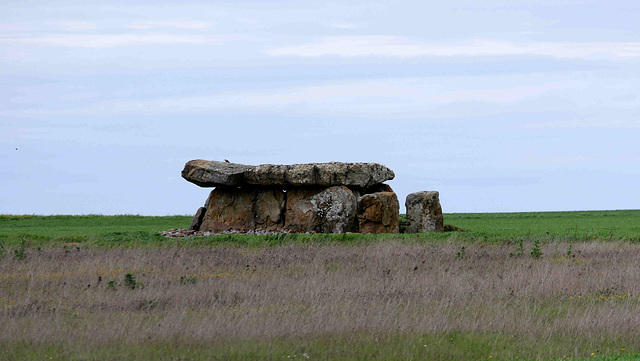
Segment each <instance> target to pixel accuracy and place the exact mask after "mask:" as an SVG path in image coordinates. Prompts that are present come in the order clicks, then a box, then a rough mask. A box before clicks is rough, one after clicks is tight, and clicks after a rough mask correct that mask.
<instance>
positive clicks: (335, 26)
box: [331, 23, 358, 29]
mask: <svg viewBox="0 0 640 361" xmlns="http://www.w3.org/2000/svg"><path fill="white" fill-rule="evenodd" d="M331 27H333V28H336V29H356V28H357V27H358V26H357V25H355V24H346V23H342V24H331Z"/></svg>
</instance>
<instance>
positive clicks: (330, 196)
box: [284, 186, 358, 233]
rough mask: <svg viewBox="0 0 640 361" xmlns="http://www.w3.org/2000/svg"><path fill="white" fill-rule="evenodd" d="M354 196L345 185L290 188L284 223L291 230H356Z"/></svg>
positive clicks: (355, 198)
mask: <svg viewBox="0 0 640 361" xmlns="http://www.w3.org/2000/svg"><path fill="white" fill-rule="evenodd" d="M357 196H358V195H357V193H356V192H354V191H352V190H351V189H349V188H347V187H345V186H335V187H329V188H315V189H307V188H297V189H290V190H288V191H287V202H286V208H287V209H286V212H285V225H284V227H285V229H287V230H290V231H292V232H317V233H345V232H357V228H358V224H357V214H356V211H357V209H356V208H357Z"/></svg>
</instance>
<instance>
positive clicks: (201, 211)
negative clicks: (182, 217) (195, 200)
mask: <svg viewBox="0 0 640 361" xmlns="http://www.w3.org/2000/svg"><path fill="white" fill-rule="evenodd" d="M206 212H207V209H206V208H205V207H200V208H198V210H197V211H196V214H195V215H194V216H193V218H192V219H191V225H189V229H190V230H192V231H199V230H200V225H201V224H202V220H203V219H204V215H205V213H206Z"/></svg>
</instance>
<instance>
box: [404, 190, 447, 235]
mask: <svg viewBox="0 0 640 361" xmlns="http://www.w3.org/2000/svg"><path fill="white" fill-rule="evenodd" d="M405 206H406V207H407V233H424V232H442V231H443V230H444V218H443V216H442V207H441V206H440V194H439V193H438V192H435V191H431V192H427V191H425V192H416V193H411V194H409V195H408V196H407V201H406V203H405Z"/></svg>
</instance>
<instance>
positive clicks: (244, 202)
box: [200, 187, 285, 232]
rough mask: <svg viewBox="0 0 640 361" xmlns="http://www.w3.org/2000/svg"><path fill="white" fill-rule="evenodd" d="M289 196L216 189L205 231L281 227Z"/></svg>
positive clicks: (204, 224)
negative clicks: (286, 198) (286, 197)
mask: <svg viewBox="0 0 640 361" xmlns="http://www.w3.org/2000/svg"><path fill="white" fill-rule="evenodd" d="M284 205H285V195H284V192H283V191H279V190H272V189H249V190H247V189H240V188H222V187H220V188H216V189H214V190H213V191H211V194H210V195H209V201H208V206H207V212H206V214H205V216H204V219H203V221H202V224H201V225H200V230H201V231H211V232H224V231H231V230H234V231H240V232H249V231H255V230H273V229H278V228H281V227H282V225H283V223H284V219H283V214H284Z"/></svg>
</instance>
